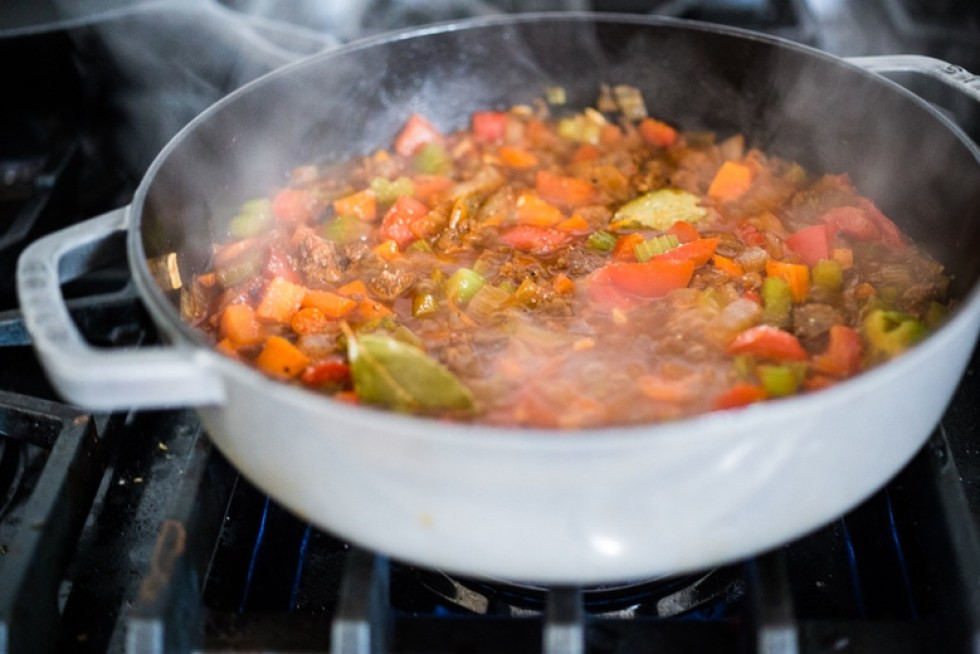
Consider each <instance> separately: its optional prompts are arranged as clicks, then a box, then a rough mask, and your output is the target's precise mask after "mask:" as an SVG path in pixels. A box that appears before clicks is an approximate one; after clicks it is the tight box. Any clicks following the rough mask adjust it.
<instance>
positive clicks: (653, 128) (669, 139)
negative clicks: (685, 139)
mask: <svg viewBox="0 0 980 654" xmlns="http://www.w3.org/2000/svg"><path fill="white" fill-rule="evenodd" d="M640 136H642V137H643V140H644V141H646V142H647V143H649V144H650V145H655V146H657V147H658V148H669V147H670V146H672V145H673V144H674V143H676V142H677V136H678V135H677V130H676V129H674V128H673V127H671V126H670V125H668V124H667V123H665V122H663V121H659V120H656V119H654V118H644V119H643V120H641V121H640Z"/></svg>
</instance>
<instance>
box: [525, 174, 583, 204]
mask: <svg viewBox="0 0 980 654" xmlns="http://www.w3.org/2000/svg"><path fill="white" fill-rule="evenodd" d="M534 189H535V190H536V191H537V192H538V194H539V195H540V196H541V197H542V198H544V199H545V201H547V202H551V203H552V204H557V205H559V206H562V207H580V206H582V205H585V204H589V203H590V202H592V200H593V196H594V195H595V189H594V188H593V187H592V184H591V183H589V182H588V181H586V180H584V179H579V178H578V177H566V176H564V175H558V174H556V173H552V172H548V171H547V170H539V171H538V173H537V175H536V176H535V178H534Z"/></svg>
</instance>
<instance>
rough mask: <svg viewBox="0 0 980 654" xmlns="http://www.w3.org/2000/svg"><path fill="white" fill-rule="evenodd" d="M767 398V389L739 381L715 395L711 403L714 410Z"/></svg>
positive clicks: (731, 407) (741, 405) (737, 406)
mask: <svg viewBox="0 0 980 654" xmlns="http://www.w3.org/2000/svg"><path fill="white" fill-rule="evenodd" d="M764 399H766V389H764V388H762V387H761V386H756V385H755V384H749V383H748V382H739V383H737V384H735V385H734V386H732V387H731V388H729V389H728V390H727V391H723V392H721V393H719V394H718V396H717V397H715V400H714V402H712V403H711V408H712V409H714V410H716V411H717V410H721V409H736V408H739V407H743V406H747V405H749V404H752V403H754V402H759V401H761V400H764Z"/></svg>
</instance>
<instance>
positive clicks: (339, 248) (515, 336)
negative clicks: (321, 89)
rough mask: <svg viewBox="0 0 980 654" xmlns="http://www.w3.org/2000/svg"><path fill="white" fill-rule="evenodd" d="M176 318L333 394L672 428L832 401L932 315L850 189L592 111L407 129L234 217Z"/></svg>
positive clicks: (518, 109) (890, 228)
mask: <svg viewBox="0 0 980 654" xmlns="http://www.w3.org/2000/svg"><path fill="white" fill-rule="evenodd" d="M228 233H229V234H228V238H227V239H226V240H224V241H223V242H221V243H219V244H216V245H215V246H214V256H213V263H212V266H211V268H210V269H209V270H208V271H207V272H206V273H204V274H201V275H198V276H197V277H195V278H194V279H193V280H191V282H190V283H189V284H187V285H186V286H185V288H184V289H183V292H182V297H181V311H182V314H183V316H184V318H185V319H186V320H188V321H189V322H191V323H192V324H194V325H197V326H198V327H200V328H201V329H202V330H204V331H205V332H206V333H207V334H208V335H209V337H210V338H212V339H213V342H214V343H215V346H216V347H217V349H218V350H220V351H221V352H223V353H225V354H227V355H228V356H230V357H234V358H237V359H240V360H242V361H243V362H245V363H247V364H249V365H252V366H254V367H256V368H258V369H259V370H261V371H263V372H264V373H266V374H267V375H270V376H271V377H275V378H278V379H282V380H284V381H286V382H288V383H293V384H297V385H302V386H305V387H307V388H310V389H313V390H315V391H318V392H322V393H324V394H326V395H329V396H331V397H333V398H334V399H335V400H339V401H344V402H356V403H364V404H370V405H377V406H381V407H386V408H389V409H393V410H397V411H402V412H411V413H417V414H424V415H430V416H435V417H440V418H444V419H451V420H470V421H478V422H481V423H486V424H493V425H503V426H518V425H530V426H537V427H557V428H580V427H594V426H603V425H614V424H632V423H646V422H658V421H665V420H672V419H676V418H680V417H684V416H690V415H693V414H698V413H702V412H707V411H712V410H725V409H734V408H738V407H742V406H745V405H747V404H751V403H755V402H760V401H764V400H771V399H776V398H782V397H786V396H790V395H794V394H798V393H805V392H811V391H816V390H819V389H823V388H826V387H828V386H831V385H834V384H837V383H840V382H841V381H843V380H845V379H847V378H849V377H851V376H853V375H856V374H859V373H860V372H861V371H863V370H865V369H867V368H869V367H872V366H874V365H876V364H878V363H880V362H882V361H885V360H887V359H890V358H892V357H895V356H898V355H900V354H901V353H902V352H903V351H905V350H906V349H907V348H909V347H910V346H912V345H914V344H915V343H916V342H917V341H918V340H920V339H921V338H923V337H924V336H925V334H926V333H927V332H928V331H929V330H930V329H932V328H934V327H935V326H936V325H937V324H938V323H939V322H940V321H941V320H942V318H943V316H944V315H945V313H946V312H947V310H948V307H949V302H948V300H947V298H946V294H947V286H948V282H949V280H948V278H947V277H946V276H945V275H944V274H943V268H942V266H941V265H939V264H938V263H937V262H936V261H934V260H933V259H932V258H931V257H930V256H928V255H927V254H926V253H925V252H924V251H923V250H922V249H921V248H920V247H919V246H917V245H916V244H914V243H912V242H910V241H909V239H908V238H907V237H906V236H905V235H903V233H902V232H901V231H900V230H899V229H898V228H897V227H896V226H895V224H894V223H893V222H892V221H891V220H890V219H889V218H888V217H887V216H885V215H884V214H883V213H882V211H881V210H879V208H878V207H877V206H876V205H875V204H874V203H873V202H872V201H871V200H870V199H868V198H867V197H865V196H863V195H862V194H861V193H860V191H859V190H858V189H856V188H855V187H854V185H853V184H852V183H851V181H850V179H849V178H848V176H847V175H846V174H815V173H812V172H810V171H807V170H804V169H803V168H802V167H801V166H800V165H799V164H797V163H794V162H791V161H786V160H783V159H780V158H778V157H776V156H770V155H768V154H766V153H764V152H761V151H759V150H758V149H754V148H750V147H749V146H748V145H747V142H746V139H745V137H744V136H743V135H741V134H734V135H730V136H727V137H726V138H723V139H719V138H717V137H716V136H715V135H714V134H713V133H709V132H694V131H687V132H682V131H679V130H678V129H677V128H675V127H674V126H671V125H669V124H667V123H665V122H663V121H660V120H657V119H656V118H653V117H649V116H648V115H647V111H646V108H645V104H644V100H643V97H642V95H641V94H640V92H639V91H638V90H637V89H635V88H632V87H628V86H616V87H613V88H608V87H605V86H604V87H602V89H601V91H600V94H599V101H598V103H597V106H596V107H595V108H588V109H585V110H584V111H573V110H569V109H567V108H565V107H564V106H563V98H562V93H561V89H551V90H549V93H548V100H547V101H545V100H542V101H540V102H538V103H535V104H534V105H530V106H525V105H521V106H515V107H512V108H510V109H508V110H506V111H490V110H488V111H479V112H476V113H474V114H473V115H472V117H471V120H470V124H469V126H468V129H464V130H459V131H456V132H453V133H443V132H442V131H440V130H439V129H437V128H436V127H435V126H434V125H432V124H431V123H430V122H429V121H428V120H427V119H426V118H425V117H424V116H421V115H417V114H416V115H412V116H410V117H408V119H407V121H406V123H405V125H404V128H403V129H402V130H401V131H400V133H399V134H398V135H397V137H396V138H395V139H394V142H393V144H392V145H391V147H390V148H388V149H379V150H378V151H376V152H374V153H372V154H369V155H366V156H362V157H357V158H354V159H352V160H349V161H346V162H344V163H341V164H329V165H327V164H324V165H304V166H300V167H298V168H296V169H295V170H293V171H292V174H291V177H290V180H289V183H288V185H286V187H285V188H280V189H277V190H275V191H274V192H273V193H271V194H270V195H269V196H268V197H258V198H256V199H252V200H249V201H247V202H245V203H244V204H243V205H242V206H241V207H240V208H239V209H238V210H237V211H236V212H235V215H234V216H233V217H231V218H230V221H229V222H228Z"/></svg>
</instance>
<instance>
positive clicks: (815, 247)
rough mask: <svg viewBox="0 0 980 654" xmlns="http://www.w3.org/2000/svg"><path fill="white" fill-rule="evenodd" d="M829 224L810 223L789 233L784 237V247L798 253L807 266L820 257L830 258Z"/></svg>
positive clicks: (815, 262)
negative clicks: (808, 225)
mask: <svg viewBox="0 0 980 654" xmlns="http://www.w3.org/2000/svg"><path fill="white" fill-rule="evenodd" d="M828 228H829V225H827V224H820V225H811V226H810V227H804V228H803V229H801V230H799V231H798V232H794V233H792V234H790V235H789V236H788V237H787V238H786V241H785V243H786V247H788V248H789V249H790V250H792V251H793V252H795V253H796V254H798V255H800V258H801V259H802V260H803V263H805V264H806V265H808V266H814V265H816V264H817V262H818V261H820V260H821V259H829V258H830V234H829V233H828Z"/></svg>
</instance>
